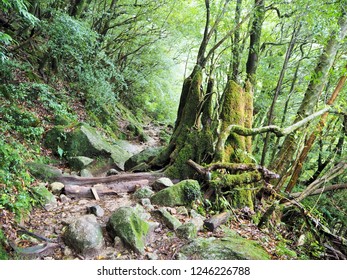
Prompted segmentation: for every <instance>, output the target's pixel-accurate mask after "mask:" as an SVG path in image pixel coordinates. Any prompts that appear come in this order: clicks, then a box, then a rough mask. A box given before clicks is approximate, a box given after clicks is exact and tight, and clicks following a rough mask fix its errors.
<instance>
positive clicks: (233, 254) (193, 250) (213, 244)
mask: <svg viewBox="0 0 347 280" xmlns="http://www.w3.org/2000/svg"><path fill="white" fill-rule="evenodd" d="M178 258H179V259H189V260H269V259H270V256H269V254H268V253H267V252H266V251H265V250H264V249H263V248H262V247H261V246H260V245H259V244H258V243H256V242H255V241H252V240H248V239H246V238H243V237H241V236H239V235H238V234H237V233H233V235H229V236H227V237H224V238H215V237H210V238H197V239H194V240H193V241H192V242H190V243H189V244H187V245H185V246H184V247H182V248H181V250H180V253H179V257H178Z"/></svg>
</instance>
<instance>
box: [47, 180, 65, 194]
mask: <svg viewBox="0 0 347 280" xmlns="http://www.w3.org/2000/svg"><path fill="white" fill-rule="evenodd" d="M63 188H64V184H63V183H60V182H53V183H51V184H50V185H49V189H50V190H51V192H52V193H53V194H56V195H59V194H60V193H61V192H62V190H63Z"/></svg>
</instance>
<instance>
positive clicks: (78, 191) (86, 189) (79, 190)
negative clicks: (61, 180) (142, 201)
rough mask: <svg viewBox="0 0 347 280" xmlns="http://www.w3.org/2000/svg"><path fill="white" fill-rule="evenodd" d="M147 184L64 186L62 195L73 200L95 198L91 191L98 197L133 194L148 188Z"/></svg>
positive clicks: (132, 182) (130, 182)
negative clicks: (142, 188) (140, 189)
mask: <svg viewBox="0 0 347 280" xmlns="http://www.w3.org/2000/svg"><path fill="white" fill-rule="evenodd" d="M148 182H149V181H148V180H138V181H129V182H119V183H112V184H96V185H94V186H92V185H85V186H81V185H65V187H64V193H65V195H66V196H68V197H74V198H76V197H78V198H95V196H94V194H93V191H92V190H95V191H96V193H97V194H98V196H106V195H118V194H120V193H132V192H135V191H136V190H137V189H138V188H141V187H144V186H148Z"/></svg>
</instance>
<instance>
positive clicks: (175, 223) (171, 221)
mask: <svg viewBox="0 0 347 280" xmlns="http://www.w3.org/2000/svg"><path fill="white" fill-rule="evenodd" d="M152 214H153V215H154V216H157V217H158V218H159V219H160V220H161V221H162V222H163V223H164V224H165V225H166V226H167V227H168V228H169V229H172V230H175V229H177V228H178V227H179V226H181V225H182V223H181V222H180V221H179V220H178V219H177V218H175V217H174V216H172V215H171V214H170V213H169V212H168V211H166V210H165V209H164V208H160V209H158V210H154V211H152Z"/></svg>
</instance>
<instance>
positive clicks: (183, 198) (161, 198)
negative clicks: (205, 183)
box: [151, 180, 201, 207]
mask: <svg viewBox="0 0 347 280" xmlns="http://www.w3.org/2000/svg"><path fill="white" fill-rule="evenodd" d="M200 197H201V192H200V185H199V183H198V181H196V180H183V181H181V182H179V183H177V184H175V185H173V186H171V187H168V188H166V189H163V190H161V191H159V192H157V193H156V194H155V195H153V196H152V197H151V202H152V204H156V205H161V206H168V207H174V206H190V205H191V203H192V202H193V201H194V200H197V199H199V198H200Z"/></svg>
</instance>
